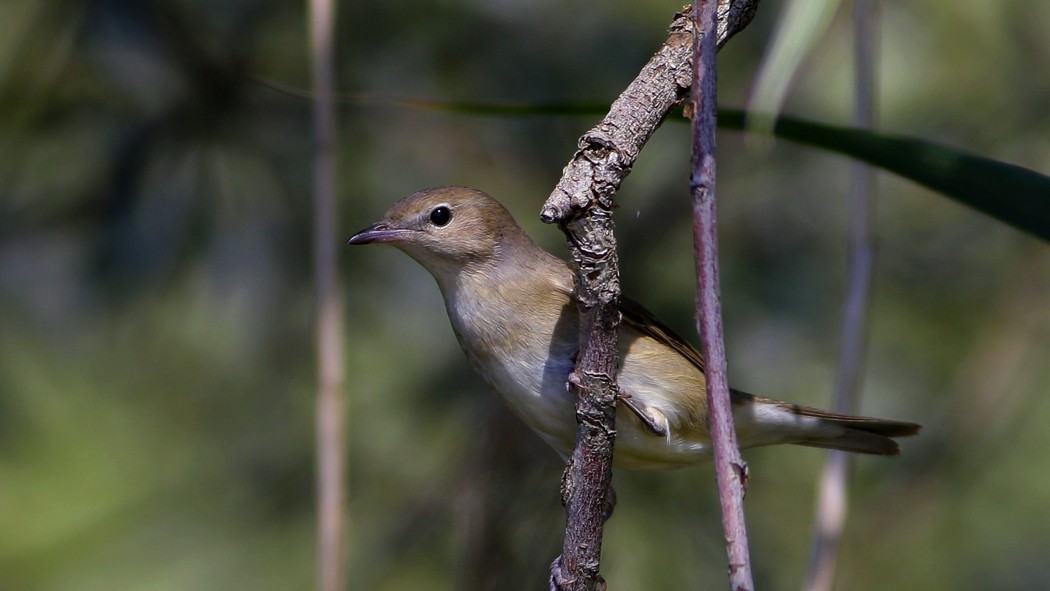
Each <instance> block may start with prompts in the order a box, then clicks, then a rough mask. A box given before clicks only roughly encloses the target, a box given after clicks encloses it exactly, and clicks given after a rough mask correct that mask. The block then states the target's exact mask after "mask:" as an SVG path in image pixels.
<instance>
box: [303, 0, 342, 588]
mask: <svg viewBox="0 0 1050 591" xmlns="http://www.w3.org/2000/svg"><path fill="white" fill-rule="evenodd" d="M334 24H335V7H334V4H333V2H332V0H310V40H311V49H312V52H311V55H312V64H313V80H314V88H313V92H314V121H313V122H314V136H315V142H316V144H315V164H314V274H315V279H316V290H317V318H316V321H317V326H316V330H317V373H318V391H317V454H318V455H317V472H318V481H317V489H318V565H317V568H318V586H319V589H320V590H321V591H342V590H343V589H344V587H345V580H346V579H345V577H346V573H345V559H346V548H345V536H346V520H347V516H346V490H345V481H346V472H345V470H346V455H345V452H344V448H345V441H346V433H345V430H346V428H345V416H346V408H345V398H344V396H343V379H344V377H343V376H344V373H345V372H344V368H343V357H344V356H343V340H344V335H343V298H342V293H341V292H340V289H339V282H338V280H337V270H336V269H337V266H336V244H337V241H336V238H335V220H336V201H335V105H334V100H333V86H334V77H335V68H334V48H333V30H334Z"/></svg>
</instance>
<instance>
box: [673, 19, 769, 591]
mask: <svg viewBox="0 0 1050 591" xmlns="http://www.w3.org/2000/svg"><path fill="white" fill-rule="evenodd" d="M693 14H694V22H695V26H696V29H697V31H698V32H699V35H697V37H696V40H695V45H694V47H695V50H694V53H693V60H694V66H695V67H694V76H693V174H692V178H691V179H690V183H689V185H690V189H691V191H692V194H693V246H694V248H695V251H696V312H697V315H696V325H697V326H696V328H697V331H698V332H699V333H700V343H701V346H702V350H703V353H704V359H705V360H706V362H707V365H706V368H707V369H706V372H705V374H706V377H707V409H708V423H709V424H710V428H711V447H712V449H713V451H714V460H715V480H716V481H717V482H718V497H719V499H720V500H721V501H722V526H723V528H724V529H725V535H726V552H727V554H728V555H729V584H730V587H731V588H732V589H733V590H734V591H750V590H751V589H754V588H755V585H754V582H753V581H752V579H751V558H750V553H749V551H748V546H747V525H746V523H745V521H744V490H745V488H746V486H747V464H745V463H744V460H743V458H741V457H740V448H739V447H738V446H737V442H736V430H735V429H734V427H733V410H732V404H731V402H730V400H729V383H728V379H727V375H726V352H725V343H724V340H723V336H722V304H721V299H720V297H721V296H720V288H719V284H718V283H719V282H718V227H717V219H718V218H717V215H716V208H715V178H716V175H715V109H716V105H717V99H716V97H717V95H716V92H715V89H716V79H717V76H716V71H715V43H714V39H713V38H712V36H711V35H710V33H708V32H709V31H713V30H714V29H715V0H697V2H696V4H695V7H694V12H693Z"/></svg>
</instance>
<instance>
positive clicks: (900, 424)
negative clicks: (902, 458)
mask: <svg viewBox="0 0 1050 591" xmlns="http://www.w3.org/2000/svg"><path fill="white" fill-rule="evenodd" d="M733 394H734V397H738V396H740V395H741V394H743V393H741V392H734V393H733ZM745 396H746V395H745ZM753 401H754V402H755V403H756V404H755V405H754V407H762V408H764V409H765V410H764V412H760V413H759V414H764V415H766V417H764V418H765V420H764V421H763V422H766V421H768V420H772V422H774V423H777V424H778V427H779V429H778V430H780V431H781V433H782V436H784V439H787V441H786V442H789V443H794V444H796V445H805V446H809V447H822V448H826V449H839V450H842V451H849V452H855V453H862V454H873V455H879V456H895V455H897V454H899V453H900V445H899V444H898V443H897V442H896V441H895V440H894V439H895V438H897V437H908V436H911V435H915V434H916V433H918V432H919V429H920V428H921V425H917V424H915V423H907V422H904V421H891V420H888V419H877V418H873V417H860V416H854V415H847V414H841V413H836V412H831V411H827V410H821V409H819V408H811V407H808V406H799V405H797V404H791V403H788V402H781V401H779V400H771V399H769V398H761V397H758V396H755V397H753ZM754 407H753V408H754ZM785 432H787V433H785ZM782 441H783V439H782ZM759 445H762V443H759Z"/></svg>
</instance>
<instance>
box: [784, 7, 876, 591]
mask: <svg viewBox="0 0 1050 591" xmlns="http://www.w3.org/2000/svg"><path fill="white" fill-rule="evenodd" d="M877 8H878V6H877V0H853V15H852V16H853V19H852V20H853V63H854V69H855V72H856V74H855V77H854V90H853V125H854V126H855V127H857V128H862V129H870V128H871V127H872V124H873V123H874V118H875V88H876V78H875V68H876V64H877V55H876V53H877V46H878V43H877V35H878V17H877ZM874 210H875V171H874V170H873V169H872V168H871V167H870V166H868V165H867V164H865V163H863V162H854V163H853V169H852V178H851V186H850V229H849V272H848V273H849V274H848V277H847V283H846V303H845V309H844V313H843V319H842V335H841V337H840V338H841V343H840V351H839V363H838V369H837V371H836V375H835V394H834V397H835V401H834V407H835V410H837V411H839V412H842V413H850V414H852V413H854V412H856V408H857V402H858V399H859V398H860V389H861V375H862V374H863V368H864V358H865V357H866V354H867V345H868V331H869V326H868V325H869V321H868V317H869V311H870V308H871V282H872V275H873V266H874V260H875V245H874V237H873V234H874V220H875V211H874ZM850 464H851V462H850V458H849V456H848V455H847V454H846V453H845V452H841V451H831V452H828V458H827V462H826V463H825V465H824V472H823V474H822V475H821V479H820V485H819V486H820V488H819V491H818V496H817V515H816V523H815V525H814V530H815V531H814V534H813V548H812V550H811V554H810V562H809V568H808V572H807V573H806V579H805V582H804V583H803V587H802V588H803V589H805V590H806V591H830V589H831V588H832V585H833V583H834V581H835V566H836V563H837V562H838V554H839V542H840V540H841V539H842V531H843V529H844V528H845V525H846V512H847V504H848V490H847V481H848V477H849V467H850Z"/></svg>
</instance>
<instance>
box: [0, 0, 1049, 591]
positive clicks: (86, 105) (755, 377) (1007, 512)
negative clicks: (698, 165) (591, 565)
mask: <svg viewBox="0 0 1050 591" xmlns="http://www.w3.org/2000/svg"><path fill="white" fill-rule="evenodd" d="M342 4H343V5H342V6H341V7H340V10H341V13H340V15H339V25H338V31H339V33H338V37H339V63H340V69H339V84H338V86H339V88H341V89H344V90H346V91H355V92H357V91H363V92H368V93H373V94H377V95H386V96H399V97H413V98H429V99H442V100H460V101H514V102H532V101H535V102H559V101H564V102H576V101H611V100H612V99H613V98H614V97H615V96H616V95H617V94H618V93H619V91H620V90H622V89H623V88H624V87H625V86H626V84H627V83H628V82H629V81H630V80H631V79H632V78H633V77H634V75H635V74H636V72H637V71H638V69H639V68H640V67H641V65H642V64H643V63H644V62H645V60H646V59H648V56H649V55H650V54H651V53H652V52H653V51H654V50H655V49H656V48H657V47H658V46H659V44H660V43H661V42H662V40H663V39H664V38H665V27H666V25H667V23H669V22H670V18H671V16H672V14H673V13H674V11H675V10H677V9H678V8H679V5H677V4H674V3H657V2H646V1H641V0H614V1H612V2H606V3H602V5H601V6H600V7H599V8H596V7H595V6H593V5H591V4H590V3H585V2H546V1H527V0H526V1H521V2H510V1H507V0H499V1H485V0H475V1H464V2H455V1H447V2H420V1H412V0H408V1H403V2H396V3H381V2H367V3H342ZM779 9H780V3H778V2H775V1H773V0H766V2H764V3H763V6H762V7H761V9H760V11H759V15H758V17H757V19H756V20H755V22H754V23H753V24H752V25H751V26H750V28H749V29H747V30H746V31H745V32H744V33H742V34H741V35H740V36H738V37H737V38H736V39H734V40H733V41H732V42H731V43H730V44H729V45H728V46H727V48H726V49H725V51H723V52H722V53H721V54H720V72H719V77H720V91H719V92H720V95H721V96H720V98H721V102H722V103H723V104H725V105H727V106H736V105H741V104H743V103H744V101H745V99H746V96H747V93H748V90H749V88H750V86H751V84H752V81H753V77H754V72H755V71H756V69H757V66H758V62H759V60H760V59H761V55H762V51H763V49H764V47H765V44H766V43H767V41H768V39H769V37H770V32H771V30H772V27H773V26H774V24H775V22H776V17H777V13H778V10H779ZM304 12H305V3H302V2H289V1H284V0H107V1H102V0H92V1H88V0H46V1H39V0H4V1H3V2H2V3H0V589H3V590H5V591H7V590H11V591H23V590H26V591H36V590H41V591H43V590H67V589H68V590H95V589H98V590H102V589H105V590H109V589H144V590H150V589H202V590H204V589H216V590H218V589H259V590H266V589H275V590H276V589H281V590H284V589H307V588H310V587H311V586H312V585H313V579H314V564H315V562H314V560H315V559H314V556H315V542H314V533H313V532H314V500H313V494H314V468H313V456H312V453H313V426H312V421H313V406H312V405H313V398H314V367H315V362H314V358H313V339H312V312H313V304H312V297H313V295H312V280H311V270H310V233H311V228H310V219H311V211H310V207H311V199H310V195H311V171H312V168H311V134H310V104H309V102H308V101H307V100H304V99H301V98H295V97H292V96H289V95H287V94H282V93H279V92H275V91H274V90H273V89H272V88H268V87H266V86H264V85H261V84H259V83H258V81H259V80H267V81H272V82H276V83H280V84H284V85H289V86H292V87H296V88H302V89H305V88H308V87H309V84H310V81H309V67H308V64H307V61H306V51H305V48H306V44H307V41H306V38H305V32H306V23H305V18H304ZM840 12H841V14H839V15H838V17H837V18H836V19H835V21H834V23H833V25H832V28H831V30H830V32H829V34H828V35H827V36H826V37H825V38H824V39H823V40H821V41H820V42H819V43H818V44H817V46H816V49H815V51H814V53H813V55H811V56H810V58H809V59H808V60H807V62H806V65H805V66H804V68H803V70H802V72H801V73H800V76H799V79H798V80H797V84H796V86H795V88H794V90H793V91H792V93H791V94H790V96H789V100H788V103H787V105H786V111H787V112H789V113H792V114H796V115H800V116H804V117H808V118H812V119H817V120H821V121H827V122H832V123H845V122H847V121H848V113H849V96H850V63H849V60H850V49H849V47H850V45H849V43H850V41H849V23H848V20H847V18H846V17H847V16H848V11H840ZM883 28H884V34H883V44H882V52H881V55H882V64H881V67H880V76H881V82H882V84H881V89H880V111H881V117H880V119H881V125H880V127H881V129H884V130H886V131H891V132H897V133H904V134H909V135H914V136H918V137H923V138H927V139H931V140H935V141H939V142H943V143H946V144H949V145H953V146H957V147H960V148H964V149H967V150H969V151H972V152H976V153H979V154H982V155H985V156H988V157H991V158H996V159H1000V160H1004V161H1008V162H1012V163H1015V164H1020V165H1023V166H1027V167H1030V168H1033V169H1036V170H1040V171H1043V172H1047V171H1050V71H1048V69H1047V64H1048V63H1050V36H1047V35H1046V30H1047V29H1048V28H1050V3H1045V2H1026V1H1021V0H1016V1H1005V0H1004V1H1001V2H993V3H989V2H978V1H976V0H964V1H958V2H951V3H944V2H939V1H937V0H913V1H911V2H889V1H887V2H884V3H883ZM597 119H598V117H597V116H580V117H567V118H556V117H534V118H527V119H506V118H496V117H469V116H464V115H453V114H446V113H435V112H426V111H412V110H405V109H401V108H396V107H393V106H389V105H387V106H383V105H379V106H370V107H363V106H354V105H349V106H344V107H343V108H342V110H341V113H340V127H339V133H340V152H339V162H340V164H339V169H340V196H339V197H340V201H341V218H340V220H339V222H338V224H339V227H340V228H341V229H342V232H341V233H342V234H344V235H346V236H349V235H350V234H351V233H352V232H353V231H354V230H357V229H359V228H361V227H363V226H365V225H367V224H369V223H370V222H372V221H373V220H375V219H376V218H377V217H378V216H379V215H380V214H381V213H382V212H383V211H384V210H385V209H386V208H387V206H389V204H391V203H392V202H393V201H394V200H396V199H398V198H400V197H402V196H404V195H406V194H408V193H411V192H413V191H415V190H418V189H420V188H424V187H428V186H436V185H442V184H465V185H471V186H475V187H478V188H481V189H483V190H486V191H488V192H490V193H492V194H494V195H496V196H498V197H499V198H500V199H502V200H503V201H504V202H505V203H506V204H507V205H508V206H509V207H510V209H511V210H512V211H513V212H514V213H515V215H517V216H518V218H519V220H520V221H521V222H522V224H523V225H524V226H525V227H526V229H527V230H528V231H529V232H530V233H531V234H532V235H533V236H535V237H536V239H537V240H538V241H539V242H540V243H541V244H543V245H544V246H546V247H547V248H548V249H550V250H552V251H553V252H556V253H563V252H564V246H563V243H562V237H561V235H560V233H559V232H558V231H557V230H556V229H554V228H552V227H548V226H544V225H543V224H541V223H540V222H539V221H538V212H539V207H540V205H541V203H542V202H543V200H544V199H545V197H546V195H547V194H548V193H549V191H550V189H551V188H552V187H553V185H554V182H555V181H556V180H557V178H558V176H559V174H560V171H561V167H562V166H563V165H564V164H565V162H567V160H568V158H569V157H570V156H571V154H572V152H573V150H574V149H575V142H576V139H577V137H578V136H579V135H580V134H581V133H582V132H583V131H585V130H586V129H588V128H589V127H590V126H591V125H593V123H594V122H596V121H597ZM688 145H689V138H688V127H687V126H685V125H678V124H670V123H669V124H667V125H665V126H664V127H663V128H662V129H661V130H660V131H659V132H658V133H657V135H656V136H655V137H654V139H653V140H652V141H651V143H650V144H649V146H647V148H646V149H645V150H644V151H643V153H642V156H641V158H640V160H639V162H638V164H637V167H636V169H635V171H634V173H633V174H632V175H631V176H630V177H629V178H628V180H627V181H626V183H625V184H624V186H623V189H622V190H621V192H620V193H619V194H618V197H617V198H618V200H619V203H620V205H621V208H620V210H619V217H618V220H617V223H618V229H619V237H620V241H621V242H620V245H621V258H622V271H623V279H624V285H625V291H626V292H627V293H629V294H631V295H632V296H633V297H634V298H636V299H638V300H640V301H642V302H643V303H645V304H646V305H647V306H649V307H650V308H652V309H653V310H654V311H655V312H656V313H657V314H658V315H660V316H661V317H663V318H664V319H665V320H666V321H667V322H668V323H670V324H671V325H672V326H674V327H677V329H678V331H679V332H681V333H683V334H693V333H692V320H691V318H692V302H693V295H692V288H693V281H694V280H693V275H692V259H691V248H690V245H691V235H690V222H689V215H690V204H689V201H688V195H687V182H686V181H687V175H688V170H687V168H688V160H689V155H688ZM719 148H720V156H721V159H720V172H719V182H720V185H719V196H720V206H719V207H720V215H721V219H720V228H721V236H722V263H723V272H724V277H723V296H724V306H725V310H724V311H725V314H726V321H725V325H726V331H727V340H728V343H727V345H728V350H729V358H730V360H731V365H730V372H731V381H732V383H733V384H734V385H735V386H737V387H740V388H743V389H746V390H749V391H752V392H756V393H762V394H766V395H769V396H773V397H777V398H782V399H786V400H791V401H795V402H800V403H806V404H812V405H827V404H828V400H829V397H830V389H831V386H830V384H831V381H832V376H833V373H834V364H835V360H836V350H837V335H838V324H839V318H840V307H841V301H842V297H843V287H844V284H845V270H846V269H845V259H846V250H845V233H846V220H847V212H846V208H845V203H846V199H845V196H846V191H847V187H848V172H849V162H848V161H847V160H845V159H843V158H840V157H836V156H831V155H828V154H825V153H821V152H818V151H815V150H812V149H808V148H800V147H797V146H794V145H791V144H787V143H784V142H777V143H770V142H766V141H751V139H750V138H749V139H745V138H743V137H742V136H741V135H739V134H736V133H732V132H726V133H722V134H721V135H720V136H719ZM880 184H881V195H880V197H879V206H878V208H879V245H878V262H877V267H876V279H875V286H876V287H875V294H874V308H873V311H872V313H873V318H874V323H873V334H872V343H871V347H870V360H869V363H868V370H867V374H866V380H865V393H864V396H865V398H864V401H863V410H864V412H865V413H868V414H874V415H880V416H886V417H892V418H900V419H906V420H913V421H916V422H920V423H923V424H924V425H925V428H924V430H923V432H922V434H921V436H919V437H918V438H915V439H912V440H908V441H905V442H904V446H903V447H904V450H903V455H902V456H901V457H900V458H896V459H881V458H860V459H859V460H858V461H857V463H856V471H855V476H854V481H853V482H854V487H853V502H852V514H851V521H850V523H849V526H848V529H847V532H846V540H845V547H844V553H843V556H842V562H841V567H840V573H839V582H840V585H839V587H840V588H842V589H858V590H859V589H873V590H874V589H880V590H884V589H920V588H921V589H1046V588H1048V587H1050V562H1048V561H1047V560H1046V551H1047V548H1050V502H1048V499H1050V429H1047V427H1046V426H1047V425H1050V401H1048V397H1047V396H1046V395H1047V393H1048V390H1050V363H1048V362H1047V359H1048V353H1050V306H1048V297H1050V251H1048V249H1047V245H1046V244H1045V243H1042V242H1039V241H1038V240H1036V239H1034V238H1032V237H1030V236H1027V235H1023V234H1021V233H1020V232H1018V231H1015V230H1013V229H1011V228H1009V227H1006V226H1004V225H1002V224H1000V223H998V222H995V221H993V220H991V219H989V218H987V217H985V216H983V215H980V214H977V213H974V212H972V211H970V210H968V209H965V208H963V207H961V206H959V205H957V204H955V203H954V202H951V201H949V200H947V199H944V198H942V197H940V196H938V195H935V194H932V193H930V192H928V191H926V190H923V189H919V188H917V187H915V186H913V185H911V184H909V183H907V182H905V181H901V180H898V179H895V178H892V177H889V176H883V177H882V178H881V182H880ZM341 253H342V255H341V256H342V260H341V263H340V268H341V271H342V272H343V274H344V276H345V286H346V294H347V308H348V315H347V332H348V337H347V338H348V352H347V364H348V377H349V379H348V383H347V392H348V397H349V426H350V442H349V453H350V483H349V486H350V488H349V495H350V511H351V515H352V517H351V524H350V541H351V558H350V561H349V562H350V564H349V568H350V588H351V589H354V590H401V589H420V590H430V589H433V590H444V589H537V588H545V584H546V583H545V577H546V574H547V567H548V564H549V562H550V560H551V559H553V558H554V556H555V555H556V554H557V552H558V550H559V547H560V542H561V534H562V526H563V516H562V510H561V507H560V505H559V502H558V482H559V478H560V473H561V466H560V464H559V461H558V459H557V457H556V455H555V454H554V453H552V452H551V451H550V450H548V449H546V448H545V447H544V445H543V444H542V443H541V442H540V441H539V439H538V438H536V437H535V436H533V435H532V434H531V433H529V432H528V431H527V430H526V429H525V428H524V427H522V426H521V425H520V424H519V423H518V422H517V420H516V419H515V418H513V417H512V416H510V415H509V414H508V413H507V412H506V411H505V410H504V409H503V408H502V407H501V406H500V405H499V403H498V401H497V400H496V399H495V397H494V396H493V395H492V394H491V393H490V392H488V391H487V390H486V387H485V386H484V384H483V383H482V382H481V380H480V378H478V377H477V376H475V375H474V374H473V373H472V372H471V371H470V369H469V367H468V366H467V364H466V361H465V359H464V358H463V356H462V354H461V352H460V351H459V349H458V346H457V344H456V342H455V339H454V337H453V335H452V332H451V330H449V328H448V321H447V319H446V317H445V313H444V308H443V306H442V304H441V301H440V297H439V295H438V292H437V289H436V287H435V286H434V285H433V281H432V280H431V279H430V277H429V276H427V275H426V274H425V272H424V271H423V270H422V269H421V268H419V267H418V266H417V265H416V264H415V263H413V262H412V261H411V260H410V259H408V258H407V257H405V256H404V255H402V254H401V253H398V252H396V251H395V250H394V249H392V248H379V247H373V248H356V249H346V250H344V251H341ZM694 341H695V339H694ZM746 457H747V458H748V460H749V461H750V462H751V470H752V483H751V487H750V492H749V495H748V501H747V510H748V521H749V523H750V528H751V542H752V552H753V564H754V568H755V570H756V577H757V584H758V587H759V588H762V589H794V588H797V587H798V585H799V584H800V581H801V577H802V573H803V569H804V567H805V563H806V559H807V556H808V552H809V543H810V527H811V520H812V513H813V503H814V489H815V481H816V475H817V473H818V470H819V468H820V464H821V462H822V459H823V454H822V453H821V452H819V451H817V450H813V449H803V448H787V447H778V448H771V449H763V450H757V451H752V452H749V453H747V454H746ZM615 482H616V487H617V490H618V493H619V499H620V501H619V505H618V508H617V512H616V515H615V517H614V518H613V519H612V521H611V522H610V523H609V526H608V528H607V536H606V541H605V548H606V549H605V553H604V562H603V573H604V575H605V576H606V578H607V579H608V580H609V581H610V583H611V585H612V587H613V588H615V589H640V588H648V589H671V588H722V587H723V586H724V585H725V568H726V567H725V555H724V548H723V545H722V542H721V538H722V533H721V525H720V518H719V515H718V512H717V511H718V505H717V500H716V495H715V491H714V485H713V478H712V475H711V468H710V467H709V466H700V467H696V468H691V469H687V470H681V471H675V472H658V473H628V472H621V473H618V474H617V475H616V477H615Z"/></svg>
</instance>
